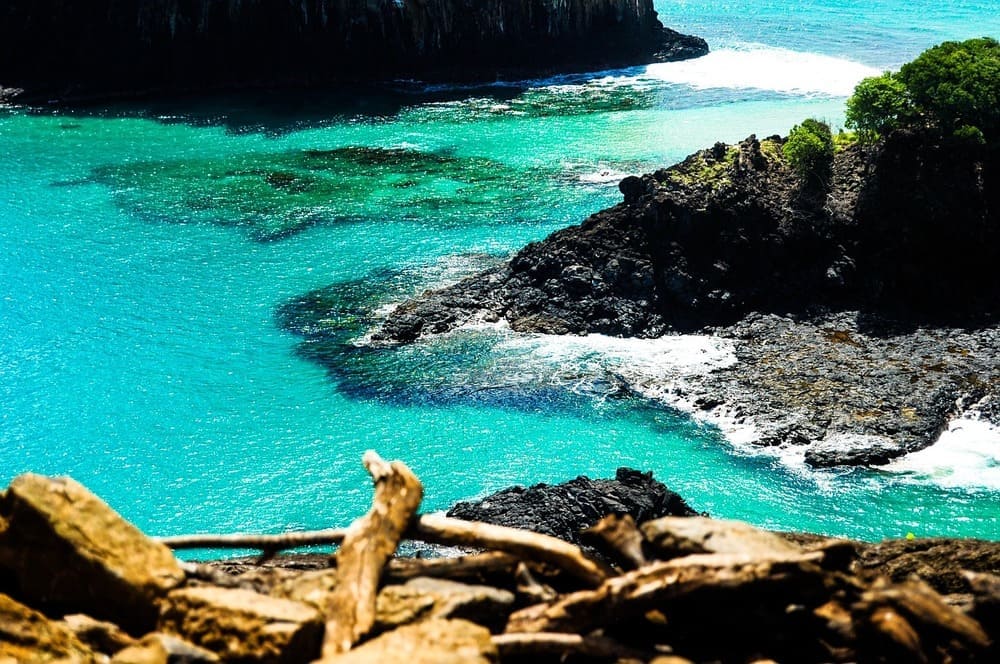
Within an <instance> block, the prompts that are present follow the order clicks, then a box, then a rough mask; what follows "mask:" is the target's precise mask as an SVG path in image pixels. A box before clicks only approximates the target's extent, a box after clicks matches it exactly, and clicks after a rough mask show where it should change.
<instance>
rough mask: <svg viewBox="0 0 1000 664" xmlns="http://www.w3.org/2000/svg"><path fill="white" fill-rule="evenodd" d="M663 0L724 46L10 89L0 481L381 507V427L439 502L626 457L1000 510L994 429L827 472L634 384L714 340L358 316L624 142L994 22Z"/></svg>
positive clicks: (720, 507) (784, 111) (454, 258)
mask: <svg viewBox="0 0 1000 664" xmlns="http://www.w3.org/2000/svg"><path fill="white" fill-rule="evenodd" d="M658 7H659V9H660V11H661V16H662V17H663V19H664V22H665V23H667V24H668V25H672V26H674V27H677V28H678V29H681V30H687V31H691V32H696V33H699V34H703V35H705V36H706V37H707V38H708V39H709V41H710V43H711V44H712V47H713V53H712V54H711V55H709V56H708V57H706V58H704V59H702V60H698V61H692V62H687V63H674V64H662V65H652V66H650V67H640V68H633V69H628V70H621V71H614V72H601V73H597V74H591V75H574V76H566V77H560V78H555V79H548V80H543V81H528V82H524V83H521V84H509V85H503V86H493V87H485V88H461V89H449V88H447V87H442V86H435V87H426V86H421V85H419V84H416V83H405V84H399V85H398V86H395V87H392V88H389V89H369V90H355V91H350V92H341V93H329V94H315V95H295V96H292V95H289V94H284V93H280V94H279V93H272V94H250V95H244V96H239V97H229V98H220V97H205V98H198V99H185V100H179V101H160V102H155V103H153V102H150V103H146V104H141V105H139V104H133V105H129V106H115V107H109V108H106V109H88V110H86V111H76V112H58V113H56V112H48V111H43V110H34V111H31V110H24V109H19V110H8V111H0V156H2V168H3V172H4V177H3V178H2V179H0V277H2V278H0V481H2V482H4V483H6V482H7V481H8V480H9V479H10V478H11V477H13V476H14V475H16V474H18V473H21V472H25V471H34V472H40V473H47V474H70V475H72V476H74V477H75V478H77V479H79V480H80V481H82V482H84V483H85V484H87V485H88V486H90V487H92V488H93V489H94V490H95V491H97V492H98V493H99V494H101V495H102V496H104V497H105V498H106V499H107V500H108V501H109V502H110V503H112V505H114V506H115V507H116V508H118V509H119V510H121V511H122V512H123V513H124V514H125V515H126V516H127V517H129V518H130V519H132V520H134V521H135V522H136V523H137V524H138V525H140V526H141V527H142V528H144V529H146V530H147V531H149V532H152V533H157V534H175V533H182V532H192V531H231V530H252V531H280V530H285V529H289V528H313V527H327V526H331V525H341V524H345V523H347V522H348V521H349V520H350V519H352V518H353V517H354V516H356V515H357V514H359V513H360V512H361V511H363V510H364V509H365V508H366V506H367V504H368V501H369V499H370V495H371V491H370V488H369V486H368V482H367V480H366V478H365V476H364V473H363V470H362V469H361V466H360V456H361V454H362V452H363V451H364V450H366V449H369V448H375V449H378V450H379V451H380V452H381V453H382V454H383V455H385V456H389V457H398V458H402V459H404V460H406V461H407V462H408V463H409V464H410V465H411V466H412V467H413V468H414V469H415V471H416V472H417V473H418V474H419V475H420V476H421V478H422V479H423V480H424V482H425V484H426V485H427V503H426V507H427V508H428V509H440V508H445V507H446V506H447V505H449V504H450V503H451V502H453V501H455V500H457V499H460V498H467V497H472V496H476V495H481V494H483V493H484V492H487V491H491V490H495V489H498V488H501V487H503V486H507V485H510V484H512V483H529V482H537V481H559V480H565V479H568V478H570V477H573V476H576V475H578V474H589V475H609V474H611V473H613V472H614V469H615V468H616V467H617V466H620V465H630V466H634V467H639V468H643V469H651V470H654V471H655V473H656V475H657V476H658V477H659V478H661V479H663V480H664V481H665V482H667V483H668V484H669V485H670V486H671V487H672V488H674V489H675V490H677V491H679V492H680V493H681V494H682V495H684V496H685V497H686V498H687V499H688V500H689V502H690V503H691V504H692V505H693V506H695V507H696V508H697V509H699V510H707V511H709V512H711V513H712V514H715V515H719V516H726V517H736V518H746V519H749V520H751V521H754V522H756V523H760V524H765V525H768V526H772V527H780V528H788V529H812V530H819V531H823V532H829V533H835V534H843V535H851V536H856V537H862V538H868V539H878V538H881V537H883V536H901V535H904V534H906V533H907V532H914V533H916V534H918V535H932V534H956V535H976V536H981V537H987V538H994V539H996V538H1000V525H998V519H1000V481H998V479H997V476H998V470H997V469H998V467H1000V461H998V459H997V454H998V453H997V451H996V447H995V446H994V447H984V446H982V445H980V446H978V447H977V446H976V445H975V444H972V445H965V446H964V447H962V450H961V453H960V454H957V453H956V454H955V455H943V454H938V455H937V456H934V457H930V456H925V457H922V458H921V459H919V460H917V461H915V462H913V463H910V464H908V465H903V466H901V467H900V468H898V469H896V471H895V472H871V471H860V470H851V471H842V472H831V471H826V472H814V471H809V470H807V469H805V468H802V467H801V466H800V465H798V464H796V463H793V462H789V461H788V460H786V459H782V458H781V457H779V456H767V455H764V456H759V455H751V454H750V453H748V452H747V451H745V450H743V449H741V448H738V447H734V446H732V445H731V444H729V443H727V442H726V441H725V440H723V438H722V437H721V435H720V434H719V433H718V432H717V431H716V430H714V429H712V428H710V427H707V426H704V425H700V424H698V423H695V422H692V421H690V420H689V419H687V418H686V417H684V416H683V415H680V414H678V413H676V412H675V411H672V410H670V409H668V408H666V407H664V406H662V405H658V404H657V403H656V402H655V401H652V402H651V401H649V400H643V399H641V398H639V397H636V396H634V392H633V391H632V390H631V389H625V385H626V384H630V383H629V381H634V380H644V381H646V383H647V384H650V381H652V384H655V383H656V378H657V377H658V376H665V375H669V374H670V372H672V371H675V370H676V369H677V366H679V365H682V366H684V367H687V369H685V370H694V369H692V367H695V368H697V366H698V362H702V361H707V360H710V359H711V357H709V356H710V355H711V353H712V352H715V350H712V349H701V350H699V349H698V348H695V349H694V350H692V348H691V347H687V346H684V347H679V346H676V345H674V346H671V345H670V343H669V342H659V343H656V342H648V343H632V342H621V341H615V340H607V339H601V338H593V339H589V340H580V339H558V338H550V337H539V338H513V337H511V336H510V335H509V334H507V333H505V332H503V331H502V330H469V331H465V332H462V333H459V334H456V335H453V336H451V337H448V338H446V339H440V340H435V341H432V342H427V343H420V344H417V345H414V346H412V347H408V348H402V349H395V350H384V349H377V348H373V347H371V346H369V345H366V344H365V343H364V339H365V335H366V333H367V332H368V331H369V329H370V326H371V325H372V324H374V322H376V321H377V319H378V316H379V315H380V312H384V309H385V307H386V306H387V305H390V304H391V303H393V302H396V301H399V300H401V299H402V298H404V297H406V296H407V295H410V294H413V293H417V292H419V291H420V290H422V289H424V288H427V287H429V286H433V285H437V284H441V283H446V282H447V281H449V280H453V279H455V278H458V277H459V276H461V275H462V274H466V273H469V272H470V271H473V270H476V269H480V268H482V267H484V266H487V265H490V264H493V263H494V262H496V261H498V260H501V259H502V258H503V257H504V256H506V255H509V253H510V252H511V251H513V250H515V249H516V248H518V247H520V246H522V245H523V244H525V243H527V242H529V241H533V240H537V239H540V238H542V237H544V236H545V235H547V234H548V233H550V232H551V231H553V230H555V229H558V228H560V227H563V226H566V225H568V224H572V223H577V222H579V221H580V220H582V219H583V218H585V217H586V216H587V215H588V214H590V213H592V212H595V211H597V210H599V209H601V208H602V207H605V206H607V205H610V204H613V203H615V202H616V201H618V200H619V199H620V195H619V194H618V191H617V182H618V180H619V179H620V178H621V177H623V176H624V175H625V174H630V173H639V172H643V171H648V170H652V169H654V168H657V167H660V166H663V165H666V164H668V163H671V162H673V161H676V160H678V159H680V158H682V157H683V156H685V155H686V154H688V153H690V152H691V151H693V150H696V149H699V148H702V147H706V146H709V145H711V144H712V143H714V142H715V141H717V140H727V141H735V140H738V139H740V138H742V137H745V136H746V135H748V134H750V133H753V132H756V133H757V134H758V135H768V134H772V133H778V132H786V131H787V130H788V128H789V127H791V126H792V125H793V124H795V123H796V122H798V121H800V120H801V119H802V118H804V117H808V116H815V117H820V118H823V119H826V120H828V121H829V122H831V123H832V124H833V125H835V126H836V125H838V124H840V122H841V121H842V108H843V102H844V96H845V95H847V94H848V93H849V92H850V90H851V88H852V86H853V84H854V82H856V81H857V80H858V79H859V78H860V77H863V76H866V75H870V74H872V73H876V72H878V71H880V70H882V69H884V68H887V67H894V66H898V65H899V64H900V63H902V62H905V61H906V60H908V59H910V58H912V57H913V56H914V55H916V54H917V53H919V52H920V51H921V50H923V49H924V48H926V47H928V46H930V45H933V44H934V43H936V42H938V41H941V40H942V39H946V38H965V37H972V36H979V35H982V34H992V35H993V36H1000V12H997V11H996V7H995V3H994V2H985V1H983V2H972V1H958V2H949V3H940V2H926V1H924V0H910V1H908V2H899V1H897V0H892V1H889V2H880V3H872V2H860V1H858V0H841V1H839V2H832V1H827V2H820V1H810V2H807V1H801V2H784V1H783V2H778V1H777V0H774V1H768V0H746V1H744V2H726V3H720V2H714V1H710V0H684V1H681V0H678V1H675V2H669V3H667V2H661V3H659V4H658ZM317 311H319V312H321V314H322V315H316V312H317ZM686 363H687V364H686ZM636 376H638V378H636ZM973 433H974V432H973Z"/></svg>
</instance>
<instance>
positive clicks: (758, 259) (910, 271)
mask: <svg viewBox="0 0 1000 664" xmlns="http://www.w3.org/2000/svg"><path fill="white" fill-rule="evenodd" d="M782 144H783V141H782V139H781V138H779V137H771V138H768V139H765V140H762V141H760V140H757V139H756V138H754V137H751V138H750V139H748V140H746V141H743V142H742V143H740V144H739V145H733V146H728V145H724V144H718V145H716V146H715V147H713V148H711V149H709V150H704V151H701V152H699V153H697V154H694V155H692V156H691V157H689V158H688V159H687V160H685V161H684V162H682V163H681V164H678V165H676V166H673V167H671V168H668V169H662V170H660V171H657V172H656V173H652V174H649V175H644V176H642V177H630V178H627V179H625V180H624V181H622V183H621V190H622V192H623V194H624V198H625V200H624V202H623V203H621V204H619V205H617V206H615V207H613V208H609V209H607V210H604V211H603V212H599V213H598V214H596V215H594V216H592V217H591V218H590V219H588V220H586V221H585V222H584V223H583V224H581V225H580V226H576V227H573V228H568V229H565V230H562V231H559V232H557V233H555V234H553V235H552V236H550V237H549V238H547V239H545V240H543V241H542V242H538V243H535V244H532V245H529V246H527V247H525V248H524V249H523V250H521V251H520V252H518V253H517V254H516V255H515V256H514V257H513V258H512V259H511V260H510V261H509V262H508V263H506V264H504V265H502V266H500V267H498V268H494V269H492V270H489V271H487V272H484V273H482V274H479V275H476V276H473V277H471V278H469V279H467V280H465V281H462V282H460V283H459V284H456V285H455V286H452V287H450V288H447V289H444V290H441V291H436V292H431V293H426V294H424V295H423V296H421V297H419V298H417V299H415V300H412V301H410V302H408V303H405V304H403V305H402V306H400V307H398V308H397V309H396V311H395V312H394V313H393V314H391V315H390V316H389V318H388V320H387V321H385V323H384V324H383V326H382V329H381V332H380V338H381V339H383V340H390V341H408V340H412V339H415V338H417V337H419V336H422V335H426V334H434V333H441V332H447V331H449V330H451V329H454V328H455V327H457V326H461V325H463V324H466V323H468V322H472V321H477V320H487V321H499V320H504V321H506V322H507V323H509V325H510V327H511V328H512V329H514V330H516V331H520V332H542V333H553V334H566V333H571V334H588V333H601V334H608V335H614V336H637V337H657V336H661V335H663V334H667V333H670V332H673V331H710V332H713V333H716V334H719V335H722V336H726V337H729V338H731V339H733V344H734V348H735V355H736V356H737V358H738V360H739V362H737V363H736V364H734V365H733V366H731V367H728V368H724V369H719V370H717V371H716V372H714V373H712V374H711V375H708V376H705V377H703V378H702V379H701V380H700V381H698V382H697V384H687V385H684V386H683V388H682V389H681V391H682V392H683V393H684V398H683V400H684V401H685V402H686V403H689V404H690V403H695V404H696V405H697V407H698V408H702V409H705V410H710V411H711V410H720V409H721V410H720V412H721V411H725V412H726V413H727V417H729V418H730V419H733V418H735V419H736V420H737V421H741V422H742V421H750V422H752V423H753V424H754V425H755V426H756V427H757V432H758V436H757V440H758V442H760V443H762V444H766V445H775V444H781V445H785V444H787V445H802V446H804V447H807V448H808V451H806V452H805V455H806V456H805V458H806V460H807V461H808V462H809V463H812V464H814V465H819V466H828V465H838V464H844V463H851V464H858V463H860V464H880V463H886V462H887V461H888V460H890V459H891V458H893V457H897V456H900V455H902V454H905V453H907V452H911V451H915V450H918V449H921V448H923V447H926V446H928V445H930V444H932V443H933V442H934V441H935V440H936V439H937V437H938V436H939V434H940V433H941V432H942V431H943V430H944V429H945V428H947V426H948V424H949V422H950V421H951V420H952V418H954V417H955V416H956V415H959V414H963V413H967V412H969V411H975V412H982V413H987V414H988V413H995V412H996V409H995V408H994V407H993V406H991V404H994V403H997V402H998V398H997V395H998V394H1000V387H998V386H1000V374H998V371H997V367H998V366H1000V356H998V354H997V352H996V351H994V350H993V349H994V348H996V339H997V337H998V334H1000V328H998V326H997V324H996V321H997V316H998V314H1000V301H998V297H1000V272H998V271H997V270H996V265H997V264H998V262H1000V150H998V149H996V148H989V147H987V146H984V145H979V144H974V143H970V142H962V141H958V140H955V139H951V138H942V137H941V136H937V135H935V134H933V133H929V132H928V133H923V132H917V133H914V132H900V133H897V134H895V135H893V136H891V137H889V139H888V140H886V141H885V142H884V143H882V144H881V145H879V146H877V147H876V148H872V149H867V150H866V149H862V148H861V147H859V146H857V145H854V146H851V147H847V148H846V149H844V150H842V151H841V152H839V153H838V154H837V155H836V157H835V159H834V162H833V165H832V169H831V174H830V176H829V178H828V179H827V180H826V181H824V182H822V183H816V182H812V181H809V182H803V181H802V180H800V178H798V177H797V176H796V175H795V173H794V172H793V170H792V169H791V168H790V167H789V165H788V163H787V162H786V160H785V158H784V156H783V154H782ZM989 417H993V416H989ZM993 421H994V423H996V418H995V417H993Z"/></svg>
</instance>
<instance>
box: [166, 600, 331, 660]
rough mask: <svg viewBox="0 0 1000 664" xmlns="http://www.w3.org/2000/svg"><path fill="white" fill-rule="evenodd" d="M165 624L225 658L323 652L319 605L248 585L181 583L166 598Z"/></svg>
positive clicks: (293, 657) (293, 656) (302, 655)
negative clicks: (189, 585)
mask: <svg viewBox="0 0 1000 664" xmlns="http://www.w3.org/2000/svg"><path fill="white" fill-rule="evenodd" d="M159 626H160V629H161V630H162V631H164V632H166V633H168V634H175V635H178V636H181V637H183V638H185V639H188V640H189V641H191V642H192V643H194V644H196V645H198V646H201V647H203V648H207V649H208V650H211V651H212V652H215V653H218V655H219V656H220V657H221V659H222V660H223V661H239V662H280V663H282V664H294V663H298V662H309V661H312V660H313V659H316V658H317V657H318V656H319V654H320V648H321V645H322V640H323V619H322V617H321V616H320V612H319V610H318V609H316V608H315V607H312V606H309V605H308V604H303V603H302V602H294V601H291V600H287V599H280V598H276V597H270V596H268V595H261V594H259V593H255V592H252V591H249V590H239V589H232V588H217V587H211V586H203V587H194V588H182V589H180V590H175V591H173V592H171V593H170V594H169V595H168V596H167V598H166V600H165V601H164V602H163V608H162V612H161V614H160V622H159Z"/></svg>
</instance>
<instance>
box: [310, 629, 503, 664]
mask: <svg viewBox="0 0 1000 664" xmlns="http://www.w3.org/2000/svg"><path fill="white" fill-rule="evenodd" d="M497 658H498V654H497V649H496V646H494V645H493V642H492V641H491V640H490V632H489V630H487V629H486V628H485V627H480V626H479V625H476V624H473V623H471V622H468V621H466V620H440V619H432V620H425V621H423V622H419V623H416V624H415V625H406V626H404V627H400V628H399V629H396V630H393V631H391V632H387V633H385V634H383V635H382V636H379V637H377V638H375V639H372V640H371V641H368V642H367V643H365V644H363V645H360V646H358V647H356V648H355V649H353V650H351V651H349V652H346V653H344V654H342V655H337V656H335V657H331V658H328V659H324V660H323V663H324V664H393V663H394V662H399V663H405V664H487V663H488V662H495V661H497Z"/></svg>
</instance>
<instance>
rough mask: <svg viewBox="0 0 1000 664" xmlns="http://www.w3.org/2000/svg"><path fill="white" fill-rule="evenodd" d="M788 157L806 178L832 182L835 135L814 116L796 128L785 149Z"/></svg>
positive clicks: (804, 179) (813, 180) (801, 175)
mask: <svg viewBox="0 0 1000 664" xmlns="http://www.w3.org/2000/svg"><path fill="white" fill-rule="evenodd" d="M782 151H783V152H784V154H785V159H787V160H788V163H789V164H790V165H791V167H792V168H793V169H794V170H795V172H796V173H798V175H799V177H800V178H802V180H803V181H806V182H813V183H817V184H823V183H825V182H828V181H829V176H830V170H831V168H832V166H833V153H834V144H833V134H832V133H831V132H830V126H829V125H828V124H826V123H825V122H820V121H819V120H815V119H813V118H809V119H808V120H803V121H802V124H800V125H795V126H794V127H792V131H791V132H789V134H788V140H787V141H785V146H784V148H783V149H782Z"/></svg>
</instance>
